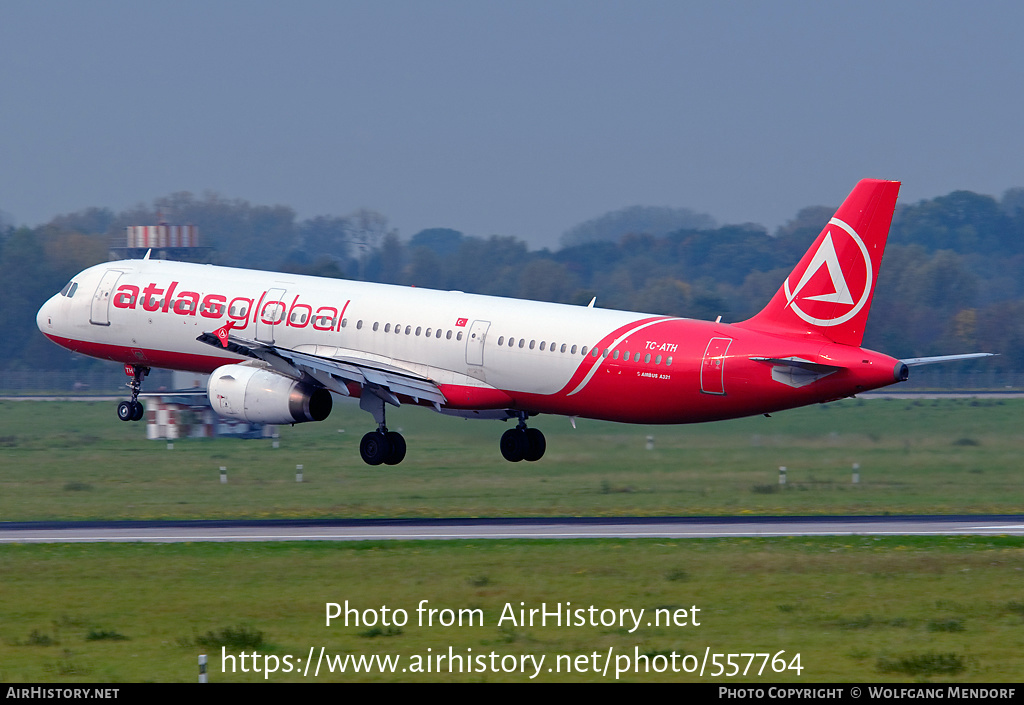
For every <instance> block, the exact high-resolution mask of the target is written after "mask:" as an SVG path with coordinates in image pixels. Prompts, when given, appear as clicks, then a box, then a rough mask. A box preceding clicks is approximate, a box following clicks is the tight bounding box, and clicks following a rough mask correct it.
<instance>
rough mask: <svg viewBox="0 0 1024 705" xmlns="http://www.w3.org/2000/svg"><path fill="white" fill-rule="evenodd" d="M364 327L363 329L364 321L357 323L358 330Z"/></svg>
mask: <svg viewBox="0 0 1024 705" xmlns="http://www.w3.org/2000/svg"><path fill="white" fill-rule="evenodd" d="M362 327H363V321H362V319H360V320H358V321H356V330H362Z"/></svg>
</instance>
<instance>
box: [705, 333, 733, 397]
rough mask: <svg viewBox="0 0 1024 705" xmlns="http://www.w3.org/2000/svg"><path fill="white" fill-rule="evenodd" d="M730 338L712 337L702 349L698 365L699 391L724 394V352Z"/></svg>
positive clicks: (727, 350)
mask: <svg viewBox="0 0 1024 705" xmlns="http://www.w3.org/2000/svg"><path fill="white" fill-rule="evenodd" d="M730 345H732V338H712V339H711V340H709V341H708V346H707V348H706V349H705V350H704V361H703V362H702V363H701V365H700V391H702V392H704V393H705V394H723V395H724V394H725V359H726V357H725V354H726V353H727V352H729V346H730Z"/></svg>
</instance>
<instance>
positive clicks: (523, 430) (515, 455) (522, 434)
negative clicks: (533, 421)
mask: <svg viewBox="0 0 1024 705" xmlns="http://www.w3.org/2000/svg"><path fill="white" fill-rule="evenodd" d="M546 448H547V442H546V441H545V440H544V434H543V433H541V432H540V430H539V429H536V428H527V427H526V414H524V413H522V412H520V413H519V425H518V426H516V427H515V428H510V429H509V430H507V431H505V433H503V434H501V455H502V456H503V457H504V458H505V460H507V461H509V462H511V463H518V462H519V461H520V460H526V461H528V462H534V461H536V460H540V459H541V458H542V457H543V456H544V450H545V449H546Z"/></svg>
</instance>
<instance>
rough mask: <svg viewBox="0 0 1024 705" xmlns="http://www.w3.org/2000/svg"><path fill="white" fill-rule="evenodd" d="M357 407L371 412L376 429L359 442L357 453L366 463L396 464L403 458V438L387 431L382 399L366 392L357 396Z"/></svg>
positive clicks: (396, 433) (394, 432)
mask: <svg viewBox="0 0 1024 705" xmlns="http://www.w3.org/2000/svg"><path fill="white" fill-rule="evenodd" d="M359 408H360V409H362V410H363V411H369V412H370V413H371V414H373V420H374V421H376V422H377V430H376V431H370V432H369V433H367V434H366V435H365V436H363V440H362V441H360V442H359V455H361V456H362V458H363V462H364V463H366V464H367V465H380V464H382V463H383V464H384V465H398V464H399V463H400V462H402V461H403V460H404V459H405V438H404V437H403V436H402V434H401V433H398V432H396V431H389V430H388V427H387V426H386V425H385V423H384V400H383V399H381V398H380V397H378V396H377V395H375V394H372V393H369V392H366V393H364V394H363V395H361V396H360V397H359Z"/></svg>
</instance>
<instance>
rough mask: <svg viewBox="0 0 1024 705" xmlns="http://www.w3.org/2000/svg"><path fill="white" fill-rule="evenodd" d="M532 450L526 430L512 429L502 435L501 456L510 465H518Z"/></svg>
mask: <svg viewBox="0 0 1024 705" xmlns="http://www.w3.org/2000/svg"><path fill="white" fill-rule="evenodd" d="M529 449H530V442H529V441H528V440H527V437H526V432H525V429H522V428H510V429H509V430H507V431H505V433H503V434H501V455H502V457H504V458H505V460H507V461H509V462H510V463H518V462H519V461H520V460H523V459H524V458H525V457H526V453H527V452H528V451H529Z"/></svg>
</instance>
